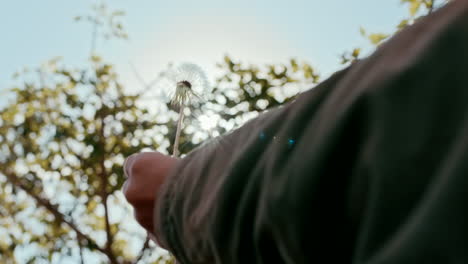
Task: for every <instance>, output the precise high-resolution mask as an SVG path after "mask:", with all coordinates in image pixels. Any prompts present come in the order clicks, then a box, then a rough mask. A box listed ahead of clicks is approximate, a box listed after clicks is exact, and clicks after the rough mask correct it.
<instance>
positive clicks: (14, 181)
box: [4, 171, 109, 256]
mask: <svg viewBox="0 0 468 264" xmlns="http://www.w3.org/2000/svg"><path fill="white" fill-rule="evenodd" d="M4 175H5V176H6V177H7V178H8V181H9V182H10V183H12V184H13V185H14V186H15V187H18V188H20V189H21V190H23V191H24V192H26V193H27V194H28V195H29V196H30V197H31V198H33V199H34V200H35V201H36V203H37V204H38V205H40V206H42V207H43V208H45V209H47V210H48V211H49V212H50V213H51V214H52V215H54V217H55V219H56V220H57V221H59V222H61V223H65V224H66V225H68V226H69V227H70V228H71V229H72V230H73V231H75V233H76V235H77V237H78V239H79V240H86V241H87V242H88V244H89V245H92V246H93V247H95V248H96V250H98V251H100V252H101V253H103V254H105V255H106V256H109V252H108V251H107V250H105V249H103V248H101V247H99V246H98V245H97V244H96V242H95V241H94V240H93V239H92V238H90V237H89V236H88V235H86V234H84V233H83V232H81V231H80V230H79V229H78V227H77V226H76V225H75V224H74V223H73V222H71V221H69V220H67V219H66V217H65V216H64V215H63V214H62V213H60V212H59V210H58V208H57V206H56V205H54V204H52V203H50V201H48V200H47V199H45V198H42V197H41V196H39V195H38V194H36V193H34V192H33V190H31V189H30V188H28V187H27V186H26V185H25V184H24V183H23V182H22V181H21V179H19V178H18V176H16V175H15V174H14V173H12V172H9V171H7V172H5V173H4Z"/></svg>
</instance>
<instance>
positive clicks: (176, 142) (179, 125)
mask: <svg viewBox="0 0 468 264" xmlns="http://www.w3.org/2000/svg"><path fill="white" fill-rule="evenodd" d="M183 122H184V106H183V105H181V107H180V109H179V121H178V122H177V131H176V136H175V140H174V150H173V151H172V157H178V156H179V141H180V132H181V130H182V124H183Z"/></svg>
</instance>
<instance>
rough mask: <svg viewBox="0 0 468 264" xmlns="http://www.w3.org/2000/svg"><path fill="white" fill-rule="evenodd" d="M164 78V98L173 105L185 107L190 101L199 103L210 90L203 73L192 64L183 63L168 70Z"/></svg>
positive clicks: (198, 67)
mask: <svg viewBox="0 0 468 264" xmlns="http://www.w3.org/2000/svg"><path fill="white" fill-rule="evenodd" d="M164 77H165V79H166V81H165V82H164V84H163V90H164V94H165V97H166V98H168V99H169V101H170V102H171V103H172V104H174V105H178V106H187V105H189V104H190V102H192V101H195V100H198V101H200V100H202V98H203V95H204V94H206V93H209V92H210V90H211V89H210V85H209V82H208V78H207V76H206V74H205V72H204V71H203V69H202V68H201V67H200V66H198V65H196V64H193V63H183V64H180V65H179V66H178V67H176V68H174V69H169V70H168V71H167V72H165V74H164Z"/></svg>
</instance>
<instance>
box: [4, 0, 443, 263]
mask: <svg viewBox="0 0 468 264" xmlns="http://www.w3.org/2000/svg"><path fill="white" fill-rule="evenodd" d="M402 2H403V3H404V4H406V5H408V8H409V9H408V10H409V16H408V19H405V20H403V21H401V23H400V25H399V26H398V28H397V29H396V31H398V30H401V29H402V28H404V27H405V26H407V25H410V24H412V23H414V22H415V21H416V20H417V19H418V18H420V17H421V16H425V15H427V14H429V13H431V12H432V11H433V10H434V9H435V8H438V7H440V6H441V5H443V4H444V3H445V2H447V1H440V3H439V2H437V1H433V0H402ZM436 2H437V3H436ZM122 15H123V12H121V11H111V10H109V9H108V8H107V7H106V6H105V5H96V6H94V7H93V13H92V14H91V15H89V16H80V17H77V18H75V19H76V20H85V21H88V22H91V24H92V25H93V32H92V35H93V38H92V39H93V43H92V45H91V46H92V48H91V56H90V61H89V65H85V66H83V67H82V68H78V69H77V68H70V67H67V66H66V65H63V63H62V62H61V61H60V59H59V58H55V59H52V60H50V61H48V62H47V63H45V64H43V65H42V66H41V67H39V68H38V69H37V70H35V71H29V72H21V73H18V74H17V76H16V78H17V80H18V85H17V86H15V87H13V88H11V89H10V91H11V93H13V94H14V96H13V99H12V100H11V101H10V102H9V103H8V105H6V106H5V107H3V109H2V110H1V111H0V168H1V170H0V200H1V201H2V202H1V203H0V237H1V238H2V239H0V260H1V262H2V263H18V259H17V258H16V256H17V254H18V252H21V254H22V255H23V256H25V257H24V259H26V261H25V262H26V263H88V262H87V260H89V259H93V260H95V262H97V263H173V260H172V259H171V258H170V256H169V255H168V254H166V253H165V252H164V251H163V250H161V249H158V248H157V247H156V245H155V244H154V243H153V242H151V241H149V240H148V239H147V238H146V234H145V233H144V232H143V230H142V229H141V228H139V227H138V226H137V224H136V223H135V221H134V220H133V218H132V217H133V215H132V211H131V208H130V207H129V206H128V205H127V204H126V202H125V200H124V198H123V196H122V194H121V192H120V188H121V186H122V184H123V182H124V177H123V173H122V165H123V162H124V159H125V157H127V156H128V155H130V154H132V153H135V152H139V151H151V150H158V151H161V152H164V153H170V150H171V149H172V146H171V145H172V142H173V141H174V140H173V139H174V136H175V123H176V122H175V120H176V118H177V113H176V112H175V111H173V110H172V109H171V108H170V106H169V105H167V104H166V103H165V102H164V101H162V100H160V99H158V98H153V97H150V96H148V95H147V92H149V91H150V90H151V89H153V87H152V85H151V84H149V85H147V84H144V83H143V86H144V88H145V89H143V91H142V92H141V93H133V94H129V93H127V92H125V89H124V88H123V87H122V85H121V84H120V82H119V74H118V73H117V72H116V70H115V67H114V66H113V65H112V64H111V63H106V62H104V61H103V60H102V59H101V58H100V57H99V56H97V55H96V50H95V46H96V41H97V40H98V39H99V38H100V37H105V38H112V37H114V38H126V37H127V35H126V32H125V30H124V29H123V26H122V23H121V22H120V21H119V18H120V17H121V16H122ZM361 34H362V35H363V36H365V37H367V38H368V39H369V40H370V41H371V42H372V43H373V44H375V45H379V44H380V43H382V42H383V41H385V40H386V39H387V38H388V37H389V36H390V35H392V34H393V33H391V34H387V33H385V34H383V33H373V34H368V33H367V32H366V31H365V30H364V29H361ZM361 56H362V54H361V52H360V49H359V48H355V49H353V50H352V51H351V52H347V53H344V54H343V55H342V58H341V59H342V61H341V62H342V63H343V64H349V63H352V62H353V61H355V60H356V59H359V58H360V57H361ZM217 66H218V68H219V69H220V72H222V74H220V76H218V78H217V79H216V83H215V84H214V90H213V92H212V93H210V94H207V95H204V103H203V104H202V105H199V106H196V107H193V108H192V109H191V116H192V118H188V119H186V123H185V128H184V130H183V133H182V138H181V149H180V150H181V152H182V153H188V152H189V151H191V150H192V149H194V148H196V147H197V146H198V145H199V144H201V143H202V142H203V141H205V140H210V139H213V138H216V137H217V136H219V135H222V134H224V133H226V132H227V131H230V130H232V129H235V128H236V127H238V126H241V125H242V124H243V123H245V122H246V121H247V120H249V119H251V118H254V117H255V116H257V115H258V114H259V113H260V112H263V111H267V110H268V109H269V108H272V107H278V106H280V105H282V104H284V103H285V102H288V101H290V100H292V99H294V97H295V96H296V95H297V94H298V93H300V92H302V91H304V90H306V89H310V88H312V87H313V86H314V85H315V84H317V83H318V82H319V81H320V76H319V74H318V71H317V70H316V68H314V67H312V66H311V65H310V64H309V63H306V62H302V61H298V60H296V59H291V60H290V61H288V62H287V63H276V64H270V65H262V66H258V65H250V64H244V63H242V62H238V61H236V60H235V59H232V58H230V57H228V56H226V57H225V58H224V60H223V61H222V62H220V63H219V64H218V65H217ZM148 100H149V101H150V103H148ZM155 105H156V106H157V107H154V106H155Z"/></svg>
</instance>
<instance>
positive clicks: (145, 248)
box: [133, 236, 150, 264]
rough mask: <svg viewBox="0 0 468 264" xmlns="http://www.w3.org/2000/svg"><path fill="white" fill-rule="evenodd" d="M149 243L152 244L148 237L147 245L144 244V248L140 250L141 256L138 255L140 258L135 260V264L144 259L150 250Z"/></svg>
mask: <svg viewBox="0 0 468 264" xmlns="http://www.w3.org/2000/svg"><path fill="white" fill-rule="evenodd" d="M149 242H150V238H149V236H147V237H146V240H145V243H144V244H143V247H142V248H141V250H140V254H138V257H137V258H136V259H135V261H134V262H133V264H137V263H138V262H139V261H140V260H141V259H142V258H143V256H144V255H145V251H146V250H147V249H148V248H149Z"/></svg>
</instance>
